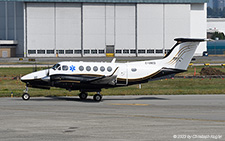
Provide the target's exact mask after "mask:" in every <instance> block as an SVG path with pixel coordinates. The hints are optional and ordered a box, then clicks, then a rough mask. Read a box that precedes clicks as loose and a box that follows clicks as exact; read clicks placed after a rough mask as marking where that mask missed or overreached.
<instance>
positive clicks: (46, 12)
mask: <svg viewBox="0 0 225 141" xmlns="http://www.w3.org/2000/svg"><path fill="white" fill-rule="evenodd" d="M26 11H27V12H26V13H27V15H26V25H27V26H26V32H27V40H26V41H27V56H28V57H30V56H38V57H41V56H48V57H53V56H56V54H57V55H58V56H60V57H63V56H80V55H81V4H80V3H27V4H26Z"/></svg>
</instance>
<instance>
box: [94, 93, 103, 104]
mask: <svg viewBox="0 0 225 141" xmlns="http://www.w3.org/2000/svg"><path fill="white" fill-rule="evenodd" d="M93 99H94V101H97V102H100V101H101V100H102V95H100V94H96V95H94V97H93Z"/></svg>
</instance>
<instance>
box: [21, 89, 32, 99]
mask: <svg viewBox="0 0 225 141" xmlns="http://www.w3.org/2000/svg"><path fill="white" fill-rule="evenodd" d="M22 99H23V100H29V99H30V95H29V94H28V87H27V86H26V89H25V90H24V93H23V95H22Z"/></svg>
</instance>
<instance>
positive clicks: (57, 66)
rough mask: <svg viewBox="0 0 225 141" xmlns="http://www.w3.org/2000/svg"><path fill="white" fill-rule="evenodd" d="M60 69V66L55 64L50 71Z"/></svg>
mask: <svg viewBox="0 0 225 141" xmlns="http://www.w3.org/2000/svg"><path fill="white" fill-rule="evenodd" d="M59 67H60V64H55V65H54V66H53V67H52V69H53V70H56V69H58V68H59Z"/></svg>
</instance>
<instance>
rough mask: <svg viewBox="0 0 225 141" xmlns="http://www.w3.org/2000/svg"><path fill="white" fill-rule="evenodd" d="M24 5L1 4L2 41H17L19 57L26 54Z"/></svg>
mask: <svg viewBox="0 0 225 141" xmlns="http://www.w3.org/2000/svg"><path fill="white" fill-rule="evenodd" d="M23 25H24V22H23V3H22V2H0V40H17V41H18V46H17V49H16V55H17V56H23V54H24V50H23V49H24V30H23Z"/></svg>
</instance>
